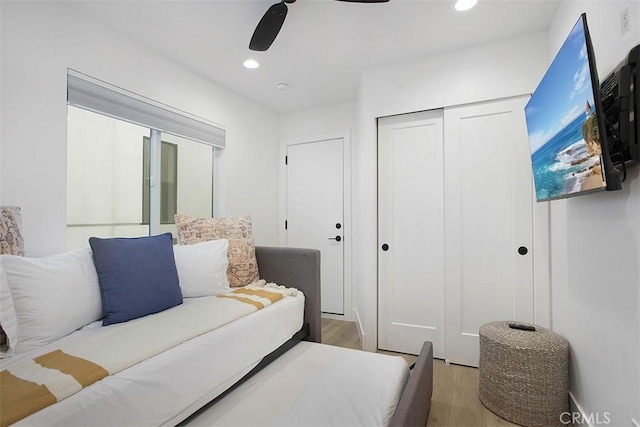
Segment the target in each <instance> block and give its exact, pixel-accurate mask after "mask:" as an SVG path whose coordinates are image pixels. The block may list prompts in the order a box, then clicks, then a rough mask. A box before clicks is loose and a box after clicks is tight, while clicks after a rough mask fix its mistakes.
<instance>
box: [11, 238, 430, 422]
mask: <svg viewBox="0 0 640 427" xmlns="http://www.w3.org/2000/svg"><path fill="white" fill-rule="evenodd" d="M255 255H256V258H257V263H258V265H259V270H260V276H261V277H262V278H263V279H264V280H265V282H271V283H276V284H278V285H282V286H285V287H289V288H295V289H297V290H299V291H300V292H293V293H292V294H287V295H286V297H284V298H282V300H281V301H278V302H277V303H273V304H271V305H269V306H266V307H264V308H263V309H261V310H258V311H255V312H252V313H250V314H249V315H246V316H243V317H241V318H238V319H237V320H234V321H233V322H230V323H227V324H224V325H223V326H220V327H217V328H215V329H212V330H209V331H206V332H201V331H199V332H196V333H195V336H194V337H191V338H187V339H184V340H183V341H182V342H180V343H179V344H177V345H172V346H170V348H167V349H164V350H162V351H160V352H158V353H157V354H152V355H150V356H145V357H144V359H143V360H141V361H139V362H136V363H133V364H132V365H131V366H128V367H124V368H122V369H121V370H119V371H118V372H116V373H115V374H112V375H108V376H106V377H104V378H102V379H100V380H99V381H96V382H94V383H92V384H90V385H88V386H86V387H84V388H82V389H81V390H80V391H78V392H75V393H73V394H71V395H69V396H68V397H66V398H64V399H62V400H60V401H58V402H57V403H54V404H51V405H47V406H46V407H44V408H42V409H40V410H38V411H36V412H35V413H33V414H31V415H28V416H26V417H24V418H21V419H18V420H13V419H11V420H8V419H7V417H6V413H3V414H1V415H0V421H2V425H9V424H12V423H13V422H14V421H16V422H15V424H14V425H16V426H20V425H26V426H40V425H59V426H88V425H132V426H133V425H135V426H146V425H148V426H173V425H177V424H179V423H181V422H182V423H194V425H215V424H216V423H218V424H219V425H231V424H233V423H236V425H251V423H252V420H250V419H245V420H242V418H235V419H234V421H232V420H231V419H230V418H226V419H225V418H223V419H219V418H217V417H220V414H222V413H225V414H228V413H230V412H235V415H234V416H238V415H241V414H242V411H229V409H228V408H230V407H233V406H234V405H236V404H237V402H238V401H243V400H246V399H256V396H258V395H256V394H252V393H251V392H247V391H246V390H247V389H251V388H254V389H255V387H256V386H255V384H256V383H258V384H261V385H260V388H261V390H262V391H263V393H261V394H264V390H274V392H272V393H270V394H271V396H279V395H280V394H282V395H283V397H284V394H283V393H284V392H286V391H287V387H284V386H283V384H288V383H291V381H290V380H291V379H293V378H294V377H287V375H292V372H298V373H300V372H307V373H308V374H310V376H309V377H307V379H306V380H304V381H308V383H309V384H315V386H314V388H311V389H309V391H308V393H306V394H304V393H303V394H304V395H306V396H309V400H308V401H307V403H305V404H302V403H300V405H298V407H297V409H298V411H293V410H287V411H285V412H284V414H285V415H283V413H280V414H276V415H273V416H272V418H271V420H272V421H273V423H274V424H273V425H299V424H300V421H301V419H304V417H308V416H309V414H310V413H309V412H308V411H306V410H303V409H304V408H305V407H314V406H316V405H315V404H311V403H312V402H314V396H316V397H317V396H319V395H322V394H323V393H322V390H324V391H325V392H326V391H327V388H326V387H324V386H322V385H321V384H320V383H319V382H318V381H317V379H318V378H319V376H320V377H323V376H324V375H325V373H326V372H328V371H330V370H331V369H334V368H335V367H336V366H344V367H348V366H352V367H357V366H359V368H360V373H359V374H358V375H363V372H364V373H365V374H366V371H367V370H368V371H372V370H376V369H377V368H374V367H375V366H376V361H380V360H382V361H383V363H382V365H380V366H387V367H386V368H384V369H385V370H388V371H389V376H384V375H382V376H380V378H379V381H378V382H377V385H376V386H375V387H381V388H380V390H382V391H384V390H387V391H391V393H389V396H388V397H385V399H386V400H384V401H383V403H382V404H381V406H380V407H378V408H377V409H376V411H378V412H379V413H380V414H381V415H375V413H378V412H376V411H373V412H371V411H369V415H366V416H364V415H362V414H363V413H364V412H363V411H365V412H366V410H363V409H358V407H357V405H355V404H354V405H352V404H346V405H344V403H345V402H346V400H345V399H338V400H337V401H338V402H342V403H343V405H342V406H343V407H342V412H343V415H342V417H341V418H336V419H334V418H328V419H324V420H323V425H324V422H326V423H327V425H329V424H330V425H358V424H359V425H371V424H372V423H373V424H376V425H394V426H395V425H407V426H408V425H425V424H426V420H427V416H428V412H429V408H430V401H431V385H432V349H431V344H430V343H425V345H424V347H423V351H422V352H421V354H420V356H419V358H418V361H417V362H416V364H415V367H414V368H413V369H412V370H411V372H409V368H408V367H407V366H406V364H405V363H404V362H399V360H397V359H396V358H393V357H387V356H381V355H376V354H371V353H365V352H359V351H354V350H348V351H347V350H344V349H337V348H327V347H328V346H324V345H321V344H319V343H320V341H321V321H320V253H319V252H318V251H316V250H310V249H292V248H276V247H260V246H258V247H256V248H255ZM176 263H177V261H176ZM213 299H216V301H215V302H216V303H218V302H219V301H217V300H218V299H220V300H225V298H216V297H196V298H185V299H184V302H183V303H182V304H180V305H179V306H176V307H173V308H170V309H168V310H165V311H163V312H160V313H157V314H152V315H150V316H146V317H143V318H142V319H136V320H132V321H129V322H126V323H125V324H124V325H126V327H123V326H122V324H116V325H110V326H107V327H103V326H101V324H100V322H93V323H90V324H88V325H87V326H84V327H83V328H81V329H79V330H77V331H75V332H73V333H71V334H68V335H66V336H64V337H62V338H60V339H57V340H55V341H54V342H52V343H49V344H46V345H43V346H40V347H37V348H35V349H32V350H29V351H26V352H21V353H19V354H15V355H13V356H12V357H10V358H5V359H2V360H1V361H0V370H2V371H3V372H4V371H10V370H11V369H13V368H14V367H16V366H22V365H25V364H27V362H28V361H30V360H33V359H34V358H36V359H37V358H38V357H41V356H42V355H45V354H49V353H50V352H54V351H55V349H59V348H63V349H67V348H69V349H77V347H78V346H85V347H86V345H85V342H86V341H87V340H88V341H91V340H92V339H94V338H93V337H94V336H95V335H96V334H97V335H101V334H102V335H104V334H111V333H112V332H111V331H112V330H113V331H121V330H122V329H137V325H138V324H140V325H142V326H140V327H142V328H147V330H148V331H154V330H156V331H157V330H161V331H163V333H162V334H158V335H163V336H164V335H168V336H171V331H172V328H171V325H174V324H175V323H176V322H178V320H177V319H183V318H185V317H184V316H191V317H192V318H194V319H195V318H200V317H202V316H204V314H202V313H207V312H210V311H212V310H211V308H210V306H209V305H208V304H209V302H210V301H209V300H213ZM215 310H218V309H214V310H213V311H215ZM186 318H188V317H186ZM157 319H160V321H161V323H159V324H158V323H155V322H156V320H157ZM136 322H137V323H136ZM162 322H164V323H162ZM145 325H146V326H145ZM157 325H164V326H157ZM3 326H4V324H3ZM129 326H131V327H129ZM133 326H136V328H133ZM127 333H128V332H127ZM127 333H124V334H122V333H121V332H113V334H114V335H113V336H111V337H110V338H109V339H110V340H111V341H109V342H113V344H111V345H107V346H106V347H103V349H102V350H100V351H96V350H95V348H99V347H96V346H93V345H92V346H89V347H92V351H93V353H96V352H97V353H99V354H98V356H97V357H98V359H100V358H102V357H106V356H103V355H104V354H105V353H110V352H111V351H113V352H117V350H118V349H120V350H122V349H123V348H125V349H126V348H129V347H128V346H126V345H124V344H122V345H120V343H127V342H130V341H135V340H137V339H138V338H136V337H139V336H140V334H139V332H136V334H137V335H136V334H134V335H131V336H130V335H127ZM147 335H153V333H152V332H147V333H145V334H144V336H147ZM115 337H117V338H115ZM163 338H164V337H159V338H158V339H159V340H161V339H163ZM301 341H304V342H302V343H300V342H301ZM85 351H88V350H85ZM81 354H84V353H81ZM374 359H375V360H374ZM100 360H102V359H100ZM319 360H332V361H333V363H329V364H327V363H324V364H323V363H320V364H318V361H319ZM105 364H106V362H105ZM287 366H288V367H289V369H287ZM292 366H296V368H295V369H297V371H296V370H293V368H291V367H292ZM314 366H315V367H316V368H317V369H316V370H314V369H312V368H313V367H314ZM362 368H365V369H364V371H363V370H362ZM350 371H354V370H352V369H350ZM274 372H280V374H279V375H274V374H273V373H274ZM314 376H315V378H316V380H314V379H313V377H314ZM273 378H277V379H278V380H279V381H281V383H280V384H275V383H271V382H269V381H268V380H269V379H271V380H272V381H273ZM296 378H299V380H300V381H302V382H303V380H302V378H303V377H302V376H298V375H296ZM384 383H388V384H395V385H390V386H389V387H388V388H387V389H385V387H382V386H381V384H384ZM329 384H331V383H329ZM351 384H352V386H354V387H356V388H357V387H358V381H352V382H351ZM334 387H335V384H334ZM369 387H373V386H369ZM360 388H361V389H362V390H364V388H368V387H367V386H365V385H362V386H360ZM340 389H344V387H338V388H336V389H335V393H331V394H330V395H333V396H334V397H335V396H336V393H339V392H340ZM243 390H244V391H243ZM293 392H294V389H293V388H292V389H289V393H293ZM243 393H244V394H243ZM8 394H9V393H8V392H7V391H6V389H5V391H4V392H3V394H2V395H0V400H4V401H5V403H6V402H7V401H8V400H9V395H8ZM267 394H269V393H268V392H267ZM295 394H300V390H297V391H295ZM326 395H327V394H326V393H325V396H326ZM252 396H253V397H252ZM260 400H261V399H260V398H258V400H257V401H260ZM360 400H361V399H355V402H356V403H357V402H358V401H360ZM374 401H375V400H374ZM234 402H235V403H234ZM362 402H364V405H365V406H364V407H365V408H366V405H369V404H370V401H369V400H363V401H362ZM362 402H361V403H362ZM305 405H306V406H305ZM322 405H324V404H321V405H320V406H321V407H322ZM5 408H6V406H5ZM289 409H291V408H289ZM301 409H302V411H300V410H301ZM332 411H333V410H331V411H324V412H325V414H329V413H330V412H332ZM350 411H351V412H350ZM354 411H355V412H354ZM3 412H5V411H3ZM321 412H322V411H321ZM287 414H288V418H287V417H286V415H287ZM305 414H307V415H305ZM358 414H360V415H358ZM226 416H229V415H226ZM300 417H302V418H300ZM367 417H369V418H367ZM371 417H373V418H371ZM307 419H308V418H307ZM216 420H217V421H216ZM257 421H259V420H256V419H253V422H257ZM302 424H305V423H302ZM307 424H309V423H307ZM262 425H265V424H264V423H262ZM316 425H317V424H316Z"/></svg>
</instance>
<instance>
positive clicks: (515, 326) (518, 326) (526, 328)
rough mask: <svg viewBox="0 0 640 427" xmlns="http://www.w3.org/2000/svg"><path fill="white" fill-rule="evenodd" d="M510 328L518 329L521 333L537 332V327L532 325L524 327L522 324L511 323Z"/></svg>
mask: <svg viewBox="0 0 640 427" xmlns="http://www.w3.org/2000/svg"><path fill="white" fill-rule="evenodd" d="M509 327H510V328H511V329H518V330H520V331H530V332H534V331H535V330H536V328H535V326H531V325H523V324H521V323H509Z"/></svg>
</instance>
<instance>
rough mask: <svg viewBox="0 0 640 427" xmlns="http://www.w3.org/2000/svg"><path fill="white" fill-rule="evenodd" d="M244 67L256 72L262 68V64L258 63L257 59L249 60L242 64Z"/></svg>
mask: <svg viewBox="0 0 640 427" xmlns="http://www.w3.org/2000/svg"><path fill="white" fill-rule="evenodd" d="M242 65H244V67H245V68H248V69H250V70H254V69H256V68H258V67H259V66H260V63H259V62H258V61H256V60H255V59H247V60H246V61H244V62H243V63H242Z"/></svg>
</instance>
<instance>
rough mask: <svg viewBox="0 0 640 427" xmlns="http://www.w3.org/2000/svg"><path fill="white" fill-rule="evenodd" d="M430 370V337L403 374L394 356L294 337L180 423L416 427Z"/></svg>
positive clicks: (427, 397) (424, 412)
mask: <svg viewBox="0 0 640 427" xmlns="http://www.w3.org/2000/svg"><path fill="white" fill-rule="evenodd" d="M432 372H433V359H432V346H431V343H430V342H425V343H424V345H423V347H422V350H421V353H420V355H419V356H418V360H417V361H416V363H415V366H414V368H413V369H412V370H411V372H410V373H409V376H408V378H407V365H406V363H405V362H404V361H403V360H402V359H401V358H399V357H391V356H386V355H382V354H374V353H367V352H363V351H359V350H353V349H347V348H340V347H334V346H329V345H325V344H318V343H310V342H301V343H299V344H297V345H295V346H294V347H293V348H292V349H291V350H289V351H288V352H286V353H285V354H283V355H282V356H280V357H279V358H278V359H276V360H275V361H273V363H272V364H270V365H269V366H267V367H265V368H264V369H263V370H262V371H260V372H258V373H256V374H255V375H254V376H253V377H251V379H249V380H248V381H246V382H244V383H243V384H242V385H240V386H239V387H237V388H235V389H234V390H233V391H231V392H230V393H228V394H226V395H225V396H224V397H222V396H220V398H219V399H216V401H215V402H212V403H211V404H209V405H207V406H205V407H204V408H202V409H201V410H200V411H199V412H198V413H197V414H194V416H192V417H191V418H190V419H188V420H186V421H185V423H184V424H189V427H199V426H202V427H204V426H207V427H212V426H218V425H220V426H225V427H234V426H235V427H242V426H263V427H267V426H271V427H278V426H326V427H331V426H349V427H356V426H367V427H368V426H376V425H383V426H394V427H395V426H421V427H422V426H425V425H426V423H427V418H428V416H429V409H430V406H431V391H432ZM403 385H404V387H403ZM391 405H395V409H394V407H393V406H391Z"/></svg>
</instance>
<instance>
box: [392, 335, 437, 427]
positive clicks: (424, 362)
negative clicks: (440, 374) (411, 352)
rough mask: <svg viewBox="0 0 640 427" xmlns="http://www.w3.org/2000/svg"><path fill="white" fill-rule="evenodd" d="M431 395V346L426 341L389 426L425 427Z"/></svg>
mask: <svg viewBox="0 0 640 427" xmlns="http://www.w3.org/2000/svg"><path fill="white" fill-rule="evenodd" d="M432 393H433V345H432V344H431V342H430V341H426V342H425V343H424V344H423V345H422V350H420V355H419V356H418V360H416V364H415V365H414V367H413V369H412V370H411V376H410V377H409V380H408V381H407V385H406V386H405V387H404V390H403V391H402V396H400V402H398V406H397V407H396V412H395V413H394V414H393V418H392V419H391V423H390V425H391V426H393V427H396V426H426V425H427V419H428V418H429V410H430V409H431V395H432Z"/></svg>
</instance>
